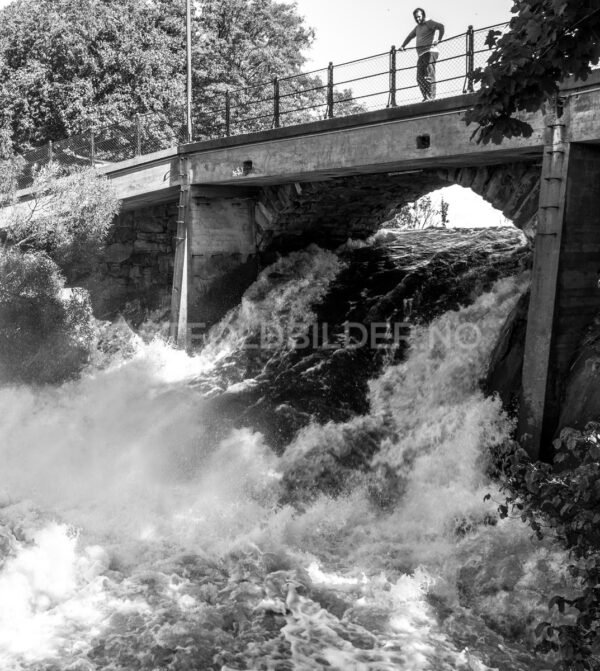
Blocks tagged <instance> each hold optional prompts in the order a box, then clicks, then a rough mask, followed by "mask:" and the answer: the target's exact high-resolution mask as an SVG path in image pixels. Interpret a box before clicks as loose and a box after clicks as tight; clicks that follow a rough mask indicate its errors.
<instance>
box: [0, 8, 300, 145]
mask: <svg viewBox="0 0 600 671" xmlns="http://www.w3.org/2000/svg"><path fill="white" fill-rule="evenodd" d="M196 4H197V7H198V8H199V9H201V11H196V12H195V13H194V17H193V45H194V54H193V81H194V91H195V92H196V95H195V100H194V109H195V115H196V117H198V122H199V127H200V130H202V129H203V122H204V121H205V119H203V118H200V117H201V112H202V111H203V110H208V111H209V112H210V115H209V119H211V123H214V122H215V121H218V120H219V115H218V114H217V115H215V110H216V109H221V116H222V108H224V91H225V90H226V89H228V88H239V87H244V86H249V85H253V84H256V83H257V82H264V81H267V82H269V81H270V79H271V78H272V77H274V76H284V75H286V74H292V73H297V72H299V71H300V69H301V66H302V65H303V64H304V62H305V57H304V56H303V50H305V49H307V48H308V47H309V46H310V44H311V41H312V39H313V33H312V31H311V30H309V29H307V28H305V27H304V26H303V24H302V18H301V17H300V16H299V15H298V14H297V10H296V7H295V6H294V5H288V4H286V3H284V2H275V1H274V0H218V1H217V0H199V2H198V3H196ZM184 12H185V2H184V1H183V0H179V1H177V2H175V1H174V0H146V1H145V2H140V0H79V1H78V2H75V3H74V2H72V0H13V2H12V3H11V4H9V5H8V6H7V7H5V8H4V9H3V10H1V11H0V128H4V129H9V131H10V134H11V137H12V141H13V146H14V147H15V148H17V149H18V150H19V151H23V150H26V149H28V148H30V147H32V146H37V145H41V144H43V143H45V142H47V141H48V140H56V139H60V138H63V137H65V136H67V135H71V134H76V133H80V132H82V131H84V130H86V129H88V128H89V127H91V126H95V127H100V126H104V125H109V124H113V123H117V122H119V123H121V122H124V121H125V120H127V119H131V118H133V116H134V114H136V113H144V112H155V113H157V114H158V115H159V117H160V118H162V119H163V121H164V123H162V124H161V123H160V122H159V123H156V124H155V125H156V128H157V130H156V132H157V133H158V134H159V135H160V134H161V133H166V134H167V135H169V139H172V138H173V137H176V136H177V135H178V133H179V128H178V127H177V126H179V127H180V126H181V125H182V124H183V119H184V117H183V109H184V102H185V17H184ZM126 130H127V129H126Z"/></svg>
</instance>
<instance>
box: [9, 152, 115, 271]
mask: <svg viewBox="0 0 600 671" xmlns="http://www.w3.org/2000/svg"><path fill="white" fill-rule="evenodd" d="M13 170H14V162H10V161H6V162H5V163H4V164H3V169H2V170H0V173H2V174H4V181H5V182H6V185H4V184H3V183H2V181H0V188H1V187H3V186H4V189H3V191H4V193H5V195H4V198H5V199H6V200H7V201H10V199H11V192H10V187H11V186H12V187H13V188H14V183H11V181H10V180H11V178H12V171H13ZM13 181H14V180H13ZM7 187H8V188H7ZM31 190H32V193H33V197H32V199H31V200H28V201H24V202H23V203H20V204H16V203H15V199H14V195H13V196H12V201H13V203H14V206H13V208H12V211H11V215H10V216H9V218H8V221H7V222H6V224H5V231H4V234H5V244H8V245H10V246H17V247H19V248H20V249H22V250H24V251H27V250H32V249H34V250H43V251H45V252H46V253H47V254H48V256H50V258H52V259H53V260H54V261H55V262H56V263H57V264H58V265H59V266H60V268H61V270H62V271H63V272H64V273H65V274H66V275H67V277H69V279H70V280H72V279H74V278H78V277H81V276H82V275H85V274H87V273H89V272H90V271H91V270H92V269H93V265H94V263H95V259H96V258H97V256H98V254H99V252H100V249H101V247H102V244H103V243H104V241H105V239H106V236H107V234H108V230H109V228H110V225H111V223H112V220H113V218H114V216H115V214H116V213H117V211H118V209H119V201H118V200H117V198H116V195H115V194H114V190H113V188H112V185H111V184H110V182H109V181H108V180H107V179H106V178H104V177H99V176H98V175H97V173H96V172H95V171H94V170H92V169H85V170H81V169H79V170H74V171H72V172H71V174H69V175H63V174H61V172H60V169H59V168H58V167H57V166H56V165H54V164H51V165H49V166H47V167H45V168H42V169H41V170H39V171H38V172H37V174H36V175H35V177H34V182H33V185H32V187H31ZM13 194H14V192H13Z"/></svg>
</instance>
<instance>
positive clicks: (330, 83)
mask: <svg viewBox="0 0 600 671" xmlns="http://www.w3.org/2000/svg"><path fill="white" fill-rule="evenodd" d="M327 118H328V119H332V118H333V63H332V62H330V63H329V65H328V66H327Z"/></svg>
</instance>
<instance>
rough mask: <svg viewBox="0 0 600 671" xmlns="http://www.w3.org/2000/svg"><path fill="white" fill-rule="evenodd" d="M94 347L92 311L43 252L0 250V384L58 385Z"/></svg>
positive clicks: (85, 297) (11, 248)
mask: <svg viewBox="0 0 600 671" xmlns="http://www.w3.org/2000/svg"><path fill="white" fill-rule="evenodd" d="M93 342H94V330H93V326H92V314H91V306H90V303H89V299H88V296H87V293H86V292H85V291H83V290H81V289H79V290H77V289H75V290H71V291H67V290H65V280H64V277H63V276H62V274H61V273H60V271H59V269H58V266H57V265H56V264H55V263H54V262H53V261H52V260H51V259H50V258H49V257H48V256H46V255H45V254H44V253H42V252H21V251H20V250H18V249H17V248H15V247H6V246H3V247H0V383H6V382H27V383H31V382H37V383H53V382H60V381H62V380H64V379H66V378H69V377H72V376H73V375H74V374H76V373H77V372H78V371H79V370H80V369H81V366H82V365H84V364H85V363H86V361H87V359H88V356H89V353H90V351H91V348H92V346H93Z"/></svg>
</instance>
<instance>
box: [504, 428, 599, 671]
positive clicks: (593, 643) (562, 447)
mask: <svg viewBox="0 0 600 671" xmlns="http://www.w3.org/2000/svg"><path fill="white" fill-rule="evenodd" d="M554 448H555V450H556V453H555V458H554V465H550V464H546V463H542V462H532V461H531V460H530V459H529V457H528V456H527V454H526V452H525V451H524V450H522V449H521V448H520V447H519V446H518V445H517V444H510V445H505V446H504V447H503V448H502V449H501V451H500V452H499V453H498V454H497V455H496V456H497V461H496V471H495V473H494V475H495V476H496V477H498V478H499V480H500V482H501V485H502V487H503V490H504V492H505V493H506V494H507V498H506V501H505V502H504V503H503V504H502V505H500V507H499V509H498V510H499V512H500V515H501V516H502V517H507V516H508V515H511V514H515V513H516V514H518V515H519V516H520V517H521V519H522V520H523V521H524V522H526V523H528V524H529V526H530V527H531V528H532V529H533V531H534V532H535V534H536V536H537V537H538V538H542V537H543V536H544V534H545V533H549V534H551V536H552V537H553V538H556V539H557V540H558V541H559V542H560V543H561V544H562V545H563V546H564V547H565V548H566V549H567V550H568V551H569V557H570V563H569V566H568V570H569V572H570V573H571V575H573V576H574V578H575V579H576V580H577V581H578V583H579V584H580V585H581V593H580V594H579V596H577V597H575V598H566V597H564V596H562V595H557V596H555V597H554V598H552V599H551V600H550V603H549V604H548V605H549V608H550V610H551V611H552V610H553V609H554V608H557V609H558V613H559V614H562V613H565V612H569V613H571V614H573V615H574V617H572V618H571V620H564V621H563V622H561V621H559V622H558V623H557V622H555V621H552V622H548V621H546V622H540V623H539V625H538V627H537V630H536V634H537V636H538V638H539V643H538V649H539V650H540V651H541V652H550V651H555V652H557V653H559V655H560V656H561V658H562V661H561V662H560V665H559V666H558V667H557V668H560V669H568V670H570V671H587V670H592V669H600V659H599V657H598V653H599V652H600V424H597V423H590V424H588V425H587V427H586V429H585V431H583V432H580V431H576V430H574V429H563V431H562V432H561V434H560V438H559V439H558V440H555V441H554ZM549 619H551V620H552V617H550V618H549Z"/></svg>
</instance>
